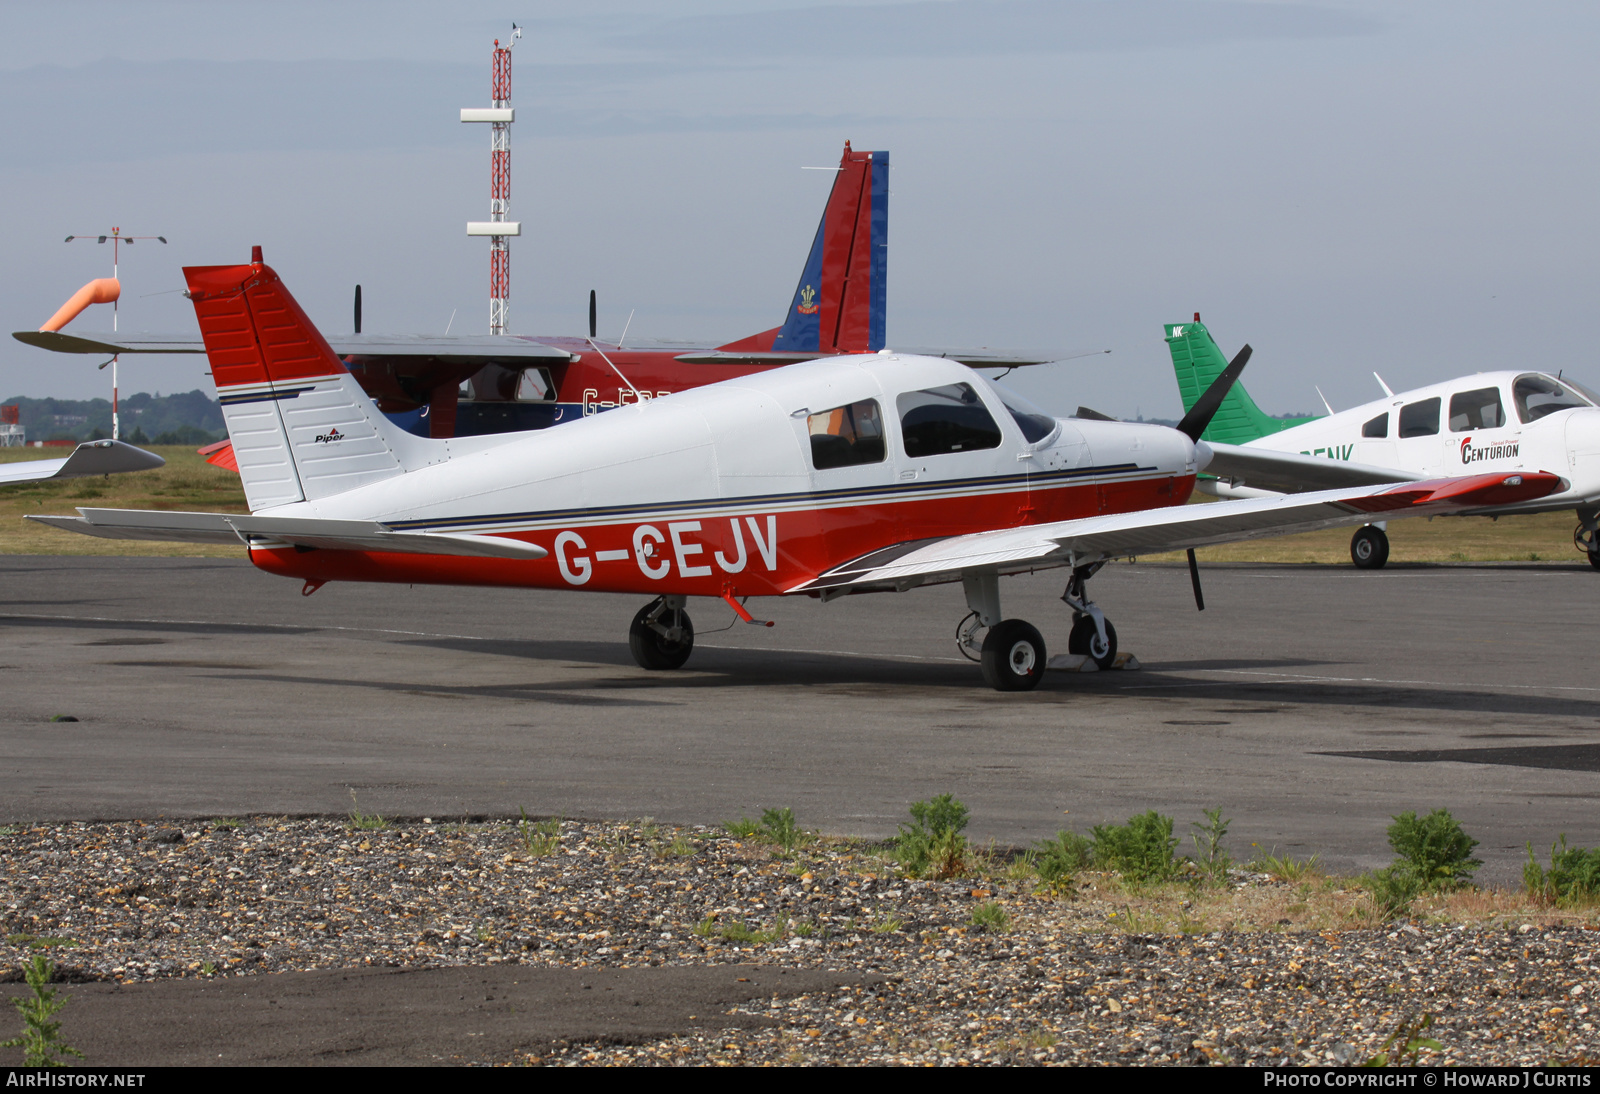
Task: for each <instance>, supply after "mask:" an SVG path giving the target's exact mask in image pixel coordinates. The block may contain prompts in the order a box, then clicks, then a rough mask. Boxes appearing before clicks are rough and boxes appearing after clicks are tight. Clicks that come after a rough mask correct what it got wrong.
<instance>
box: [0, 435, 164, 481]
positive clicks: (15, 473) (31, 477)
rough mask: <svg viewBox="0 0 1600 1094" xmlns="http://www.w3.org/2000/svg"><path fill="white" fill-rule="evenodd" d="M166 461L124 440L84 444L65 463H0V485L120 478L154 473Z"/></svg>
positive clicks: (29, 461) (44, 461)
mask: <svg viewBox="0 0 1600 1094" xmlns="http://www.w3.org/2000/svg"><path fill="white" fill-rule="evenodd" d="M166 463H167V461H166V460H164V459H162V458H161V457H160V456H158V455H156V454H155V453H154V452H146V451H145V450H144V449H142V448H135V447H134V446H133V445H131V444H124V443H123V442H122V441H85V442H84V443H83V444H80V445H79V446H78V447H77V448H75V449H74V450H73V452H72V455H70V456H68V457H67V458H66V459H64V460H27V461H25V462H23V463H0V485H3V484H6V483H17V482H42V481H44V480H45V479H80V478H83V477H84V476H85V475H117V474H121V473H122V472H124V471H153V470H155V469H156V468H158V467H165V466H166Z"/></svg>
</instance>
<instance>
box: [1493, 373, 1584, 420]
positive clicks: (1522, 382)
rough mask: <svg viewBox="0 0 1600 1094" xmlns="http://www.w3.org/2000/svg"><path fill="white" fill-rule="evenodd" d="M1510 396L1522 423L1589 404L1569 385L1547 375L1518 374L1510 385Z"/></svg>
mask: <svg viewBox="0 0 1600 1094" xmlns="http://www.w3.org/2000/svg"><path fill="white" fill-rule="evenodd" d="M1511 397H1512V399H1514V400H1515V401H1516V404H1517V417H1519V418H1521V419H1522V421H1523V424H1527V423H1528V422H1536V421H1538V420H1539V419H1540V418H1543V417H1544V416H1545V415H1546V414H1554V413H1555V412H1556V411H1558V410H1571V409H1572V408H1573V407H1575V406H1588V405H1589V404H1588V402H1587V401H1586V400H1585V399H1584V398H1583V396H1581V395H1579V394H1578V393H1577V392H1576V391H1574V390H1572V388H1571V386H1569V385H1567V384H1564V383H1557V382H1556V381H1555V380H1552V379H1550V377H1548V376H1518V377H1517V382H1516V383H1515V384H1513V385H1511Z"/></svg>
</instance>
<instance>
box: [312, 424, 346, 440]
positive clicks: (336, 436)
mask: <svg viewBox="0 0 1600 1094" xmlns="http://www.w3.org/2000/svg"><path fill="white" fill-rule="evenodd" d="M347 437H348V434H345V433H340V432H339V427H338V426H333V427H332V428H330V429H329V430H328V431H327V432H326V433H318V434H317V439H316V440H315V441H313V442H312V443H313V444H332V443H333V442H334V441H342V440H345V439H346V438H347Z"/></svg>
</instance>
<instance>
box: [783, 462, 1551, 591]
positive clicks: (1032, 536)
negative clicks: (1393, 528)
mask: <svg viewBox="0 0 1600 1094" xmlns="http://www.w3.org/2000/svg"><path fill="white" fill-rule="evenodd" d="M1564 489H1566V484H1565V481H1564V480H1563V479H1561V478H1560V477H1559V476H1557V475H1552V474H1549V473H1547V472H1543V471H1537V472H1524V473H1522V474H1518V475H1505V474H1499V475H1470V476H1466V477H1464V478H1452V479H1431V480H1428V481H1426V482H1417V483H1405V484H1401V485H1386V486H1368V487H1359V488H1353V489H1343V490H1324V491H1320V492H1316V493H1307V494H1285V495H1283V496H1281V497H1269V498H1252V499H1250V500H1248V501H1224V502H1216V503H1213V504H1206V505H1174V506H1170V507H1168V508H1164V509H1147V510H1143V511H1140V512H1134V513H1119V514H1116V515H1111V516H1103V517H1084V518H1081V519H1079V520H1066V521H1057V522H1055V523H1052V524H1036V525H1032V526H1030V527H1024V528H1007V529H1002V530H996V531H993V532H978V533H975V534H973V535H967V536H951V537H948V538H945V539H937V540H933V541H931V542H930V541H928V540H922V541H920V542H914V543H904V544H899V545H897V546H894V547H888V548H884V549H882V550H879V551H874V552H873V553H871V554H868V555H863V556H862V557H860V558H858V559H856V560H855V561H853V562H849V563H846V564H845V565H843V566H838V567H835V568H834V569H832V570H830V571H828V572H827V573H825V574H822V575H821V576H819V577H817V578H816V579H814V580H812V581H808V582H806V583H804V584H802V585H798V586H796V587H795V588H793V589H789V590H787V591H788V592H790V593H813V592H819V593H820V592H832V591H835V590H837V591H839V592H844V591H850V592H857V591H865V590H869V589H905V588H911V587H913V586H916V585H923V584H933V583H937V582H942V581H956V580H959V579H960V578H961V576H962V574H963V572H987V573H1002V574H1007V573H1021V572H1023V571H1027V570H1038V569H1047V568H1050V567H1054V566H1084V565H1089V564H1092V563H1095V562H1099V561H1101V560H1103V559H1108V558H1117V557H1120V556H1124V555H1148V554H1157V553H1160V552H1164V551H1181V550H1184V549H1186V548H1191V547H1206V546H1210V545H1213V544H1217V543H1233V542H1236V541H1239V540H1247V539H1262V538H1265V537H1267V536H1279V535H1286V534H1289V533H1292V532H1310V531H1315V530H1317V529H1320V528H1334V527H1338V526H1339V525H1350V524H1367V523H1370V522H1372V521H1375V520H1395V519H1398V518H1400V517H1426V516H1437V515H1440V514H1443V513H1457V512H1462V511H1465V510H1470V509H1478V508H1482V507H1483V506H1486V505H1510V504H1514V503H1515V502H1519V501H1531V500H1533V499H1535V498H1541V497H1544V496H1545V495H1546V494H1550V493H1553V492H1555V491H1557V490H1564Z"/></svg>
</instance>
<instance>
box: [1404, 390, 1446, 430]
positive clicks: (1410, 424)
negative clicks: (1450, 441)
mask: <svg viewBox="0 0 1600 1094" xmlns="http://www.w3.org/2000/svg"><path fill="white" fill-rule="evenodd" d="M1440 404H1441V400H1439V399H1437V398H1434V399H1424V400H1422V401H1421V402H1420V403H1412V404H1411V405H1410V406H1403V407H1401V408H1400V436H1401V438H1402V439H1403V438H1406V437H1431V436H1433V435H1434V434H1435V433H1437V432H1439V406H1440Z"/></svg>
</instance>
